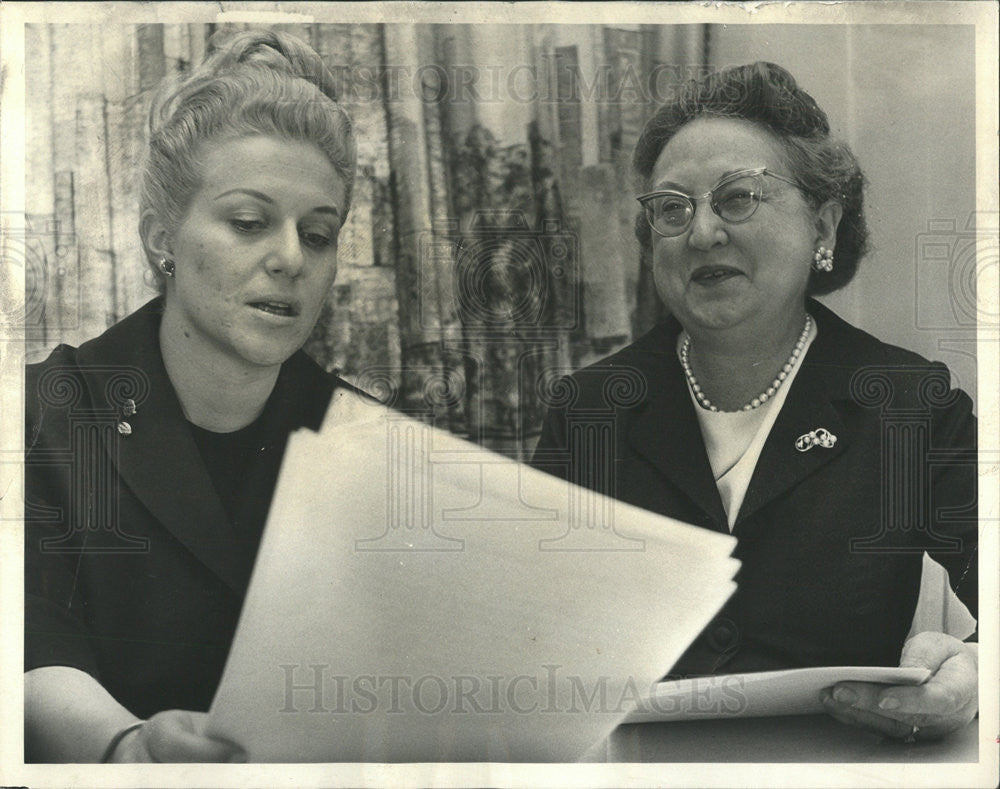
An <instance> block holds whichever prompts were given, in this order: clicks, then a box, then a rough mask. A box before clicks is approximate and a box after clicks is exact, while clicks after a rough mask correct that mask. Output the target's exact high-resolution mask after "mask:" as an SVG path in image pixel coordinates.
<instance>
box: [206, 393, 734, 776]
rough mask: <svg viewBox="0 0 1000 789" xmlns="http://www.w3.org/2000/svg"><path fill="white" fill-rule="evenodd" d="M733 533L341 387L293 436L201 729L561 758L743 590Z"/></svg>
mask: <svg viewBox="0 0 1000 789" xmlns="http://www.w3.org/2000/svg"><path fill="white" fill-rule="evenodd" d="M734 545H735V541H734V540H733V539H732V538H731V537H729V536H727V535H722V534H717V533H713V532H710V531H707V530H704V529H700V528H696V527H692V526H687V525H685V524H682V523H679V522H676V521H672V520H669V519H667V518H664V517H661V516H658V515H653V514H651V513H649V512H646V511H644V510H640V509H636V508H634V507H631V506H628V505H625V504H622V503H620V502H616V501H614V500H612V499H608V498H605V497H603V496H599V495H597V494H595V493H593V492H590V491H586V490H583V489H582V488H577V487H575V486H572V485H569V484H567V483H565V482H562V481H560V480H558V479H556V478H554V477H551V476H549V475H547V474H543V473H541V472H538V471H535V470H533V469H530V468H527V467H525V466H523V465H520V464H517V463H515V462H514V461H512V460H509V459H507V458H504V457H502V456H499V455H496V454H493V453H491V452H487V451H485V450H483V449H481V448H479V447H477V446H475V445H474V444H470V443H468V442H465V441H462V440H459V439H457V438H455V437H454V436H451V435H450V434H448V433H446V432H444V431H440V430H435V429H432V428H430V427H428V426H427V425H425V424H423V423H421V422H418V421H415V420H411V419H408V418H406V417H404V416H401V415H399V414H398V413H395V412H392V411H389V410H386V409H384V408H381V407H374V406H370V405H366V404H361V403H359V402H358V401H357V400H356V399H354V398H347V397H341V398H339V399H338V400H337V401H336V402H335V403H334V405H332V406H331V409H330V413H328V415H327V419H326V422H325V424H324V426H323V429H322V430H321V432H320V433H318V434H317V433H311V432H301V433H298V434H296V435H294V436H293V437H292V440H291V442H290V445H289V448H288V452H287V454H286V458H285V462H284V465H283V467H282V471H281V476H280V479H279V484H278V488H277V491H276V495H275V500H274V504H273V506H272V509H271V513H270V515H269V518H268V525H267V529H266V532H265V535H264V538H263V542H262V544H261V548H260V552H259V555H258V558H257V563H256V566H255V568H254V574H253V578H252V581H251V586H250V589H249V592H248V595H247V598H246V602H245V604H244V608H243V614H242V618H241V621H240V625H239V630H238V632H237V635H236V638H235V641H234V643H233V647H232V651H231V653H230V657H229V662H228V664H227V667H226V671H225V676H224V677H223V680H222V683H221V686H220V689H219V691H218V693H217V695H216V698H215V701H214V703H213V706H212V710H211V714H210V718H209V727H208V733H209V734H215V735H218V736H222V737H226V738H228V739H231V740H233V741H235V742H236V743H238V744H240V745H241V746H243V747H244V748H245V749H246V751H247V753H248V755H249V757H250V760H251V761H376V762H381V761H417V762H421V761H438V760H442V761H466V760H482V761H568V760H574V759H576V758H578V757H579V756H580V755H581V754H583V753H584V751H586V750H587V748H589V747H590V746H591V745H593V744H594V743H596V742H598V741H600V740H601V739H603V738H605V737H606V736H607V735H608V734H609V733H610V732H611V730H612V729H614V727H615V726H617V725H618V724H619V723H620V722H621V721H622V720H623V719H624V717H625V715H626V714H627V713H628V712H629V711H630V710H633V709H634V708H635V706H636V702H637V701H638V700H639V699H640V698H642V697H645V696H648V695H649V693H650V692H651V689H652V688H653V687H654V686H655V684H656V682H657V680H658V679H659V678H661V677H662V676H663V675H664V674H665V673H666V672H667V671H668V670H669V669H670V667H671V665H672V664H673V663H674V662H675V661H676V660H677V659H678V658H679V657H680V655H681V654H682V653H683V651H684V650H685V649H686V647H687V646H688V645H689V643H690V642H691V641H692V640H693V639H694V638H695V636H697V634H698V633H699V632H700V631H701V630H702V629H703V628H704V626H705V625H706V624H707V622H708V621H709V620H710V619H711V617H712V616H713V615H714V614H715V613H716V612H717V611H718V609H719V608H720V607H721V606H722V604H723V603H724V602H725V600H726V599H727V598H728V597H729V595H730V594H731V593H732V592H733V590H734V589H735V584H734V583H733V581H732V579H733V576H734V575H735V573H736V570H737V568H738V562H737V561H736V560H734V559H732V558H731V557H730V553H731V551H732V549H733V547H734Z"/></svg>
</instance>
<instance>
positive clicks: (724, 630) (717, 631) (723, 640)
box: [708, 618, 740, 652]
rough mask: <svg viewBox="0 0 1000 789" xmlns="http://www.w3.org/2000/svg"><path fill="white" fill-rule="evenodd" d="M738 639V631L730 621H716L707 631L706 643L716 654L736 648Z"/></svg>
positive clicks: (723, 619)
mask: <svg viewBox="0 0 1000 789" xmlns="http://www.w3.org/2000/svg"><path fill="white" fill-rule="evenodd" d="M739 639H740V629H739V628H738V627H737V626H736V623H735V622H733V621H732V620H731V619H725V618H722V619H716V620H715V621H714V622H713V623H712V624H711V625H710V626H709V630H708V643H709V646H711V647H712V649H714V650H716V651H717V652H729V651H730V650H732V649H735V648H736V645H737V643H738V642H739Z"/></svg>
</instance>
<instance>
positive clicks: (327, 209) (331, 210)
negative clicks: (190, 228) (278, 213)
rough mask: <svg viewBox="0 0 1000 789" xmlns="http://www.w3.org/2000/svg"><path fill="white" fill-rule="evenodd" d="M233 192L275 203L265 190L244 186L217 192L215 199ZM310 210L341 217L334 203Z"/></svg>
mask: <svg viewBox="0 0 1000 789" xmlns="http://www.w3.org/2000/svg"><path fill="white" fill-rule="evenodd" d="M231 194H244V195H249V196H250V197H255V198H257V199H258V200H260V201H262V202H264V203H270V204H271V205H273V204H274V200H272V199H271V198H270V197H268V196H267V195H266V194H264V193H263V192H258V191H257V190H256V189H243V188H236V189H229V190H227V191H225V192H222V193H221V194H217V195H216V196H215V197H214V198H213V200H221V199H222V198H223V197H227V196H229V195H231ZM310 210H312V211H315V212H316V213H319V214H333V215H334V216H336V217H338V218H339V217H340V209H339V208H337V207H336V206H334V205H318V206H316V207H315V208H312V209H310Z"/></svg>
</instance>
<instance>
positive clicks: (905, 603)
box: [534, 63, 977, 737]
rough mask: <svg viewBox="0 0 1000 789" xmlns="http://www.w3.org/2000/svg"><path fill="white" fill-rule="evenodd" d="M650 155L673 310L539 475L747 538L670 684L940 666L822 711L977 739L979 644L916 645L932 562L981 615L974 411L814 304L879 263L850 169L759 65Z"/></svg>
mask: <svg viewBox="0 0 1000 789" xmlns="http://www.w3.org/2000/svg"><path fill="white" fill-rule="evenodd" d="M633 163H634V167H635V170H636V171H637V174H638V175H639V176H640V178H641V179H642V180H643V182H644V184H645V193H644V194H642V195H641V196H640V197H639V202H640V203H641V204H642V208H643V211H644V213H645V219H646V221H645V222H643V223H642V226H641V227H642V231H641V232H640V237H641V238H642V240H644V242H645V243H646V244H647V245H651V260H652V267H653V278H654V281H655V284H656V288H657V291H658V293H659V295H660V297H661V299H662V300H663V302H664V304H665V305H666V307H667V308H668V310H669V312H670V315H671V317H670V318H669V320H668V321H667V322H666V323H665V324H663V325H661V326H658V327H656V328H655V329H653V331H651V332H650V333H648V334H647V335H645V336H644V337H642V338H640V339H639V340H637V341H636V342H634V343H633V344H632V345H630V346H628V347H627V348H625V349H624V350H622V351H621V352H619V353H617V354H615V355H614V356H612V357H610V358H609V359H607V360H605V361H604V362H601V363H599V364H597V365H594V366H592V367H590V368H587V369H585V370H582V371H580V372H578V373H577V374H575V375H574V376H573V381H572V382H571V385H570V387H569V388H570V389H572V391H574V392H576V399H575V401H574V402H572V403H570V404H568V405H567V406H565V407H560V408H557V409H553V410H552V411H551V412H550V413H549V415H548V417H547V419H546V422H545V424H544V427H543V430H542V435H541V438H540V441H539V444H538V448H537V450H536V454H535V461H534V462H535V463H536V465H539V466H540V467H543V468H546V469H547V470H551V471H553V472H554V473H559V474H561V475H563V476H568V477H570V478H572V479H573V480H574V481H576V482H579V483H581V484H585V485H588V486H590V487H593V488H597V489H600V490H602V491H603V492H607V493H610V494H611V495H614V496H616V497H618V498H621V499H623V500H625V501H628V502H630V503H632V504H636V505H639V506H642V507H645V508H647V509H650V510H654V511H657V512H660V513H663V514H666V515H669V516H671V517H674V518H678V519H680V520H683V521H687V522H689V523H693V524H697V525H699V526H703V527H705V528H708V529H716V530H719V531H729V532H732V533H733V534H734V535H735V536H736V537H737V538H738V540H739V542H738V548H737V549H736V554H735V555H736V556H737V557H738V558H739V559H740V560H741V561H742V569H741V572H740V575H739V577H738V579H737V581H738V585H739V588H738V590H737V592H736V593H735V595H734V596H733V597H732V599H731V600H730V601H729V603H728V604H727V605H726V606H725V608H724V609H723V611H722V612H721V613H720V615H719V616H718V617H717V619H716V620H715V621H714V622H713V623H712V624H711V625H710V626H709V627H708V628H707V629H706V630H705V632H704V633H703V634H702V635H701V636H700V637H699V639H698V640H697V641H696V642H695V643H694V644H693V645H692V646H691V648H690V649H689V650H688V652H687V653H686V654H685V655H684V656H683V657H682V658H681V660H680V662H679V663H678V664H677V665H676V666H675V667H674V669H673V671H674V674H677V675H692V674H714V673H732V672H745V671H760V670H769V669H777V668H790V667H800V666H818V665H844V664H847V665H895V664H897V663H900V662H901V663H902V664H903V665H911V666H926V667H927V668H929V669H930V670H931V671H932V672H934V674H933V676H932V678H931V680H930V681H929V682H928V683H926V684H925V685H923V686H921V687H919V688H904V687H882V686H875V685H868V684H861V683H855V684H847V683H844V684H843V685H840V686H837V687H836V688H834V689H831V690H830V691H827V692H825V693H824V703H825V704H826V705H827V708H828V709H829V711H830V712H831V714H833V715H835V716H836V717H838V718H840V719H841V720H843V721H846V722H850V723H854V724H858V725H862V726H867V727H870V728H873V729H875V730H877V731H880V732H883V733H885V734H887V735H890V736H897V737H913V736H920V737H933V736H940V735H942V734H944V733H945V732H947V731H950V730H952V729H954V728H957V727H959V726H961V725H964V724H965V723H966V722H968V721H969V720H970V719H971V718H972V716H973V715H974V714H975V712H976V709H977V701H976V695H977V693H976V691H977V673H976V672H977V655H976V651H975V645H974V644H966V643H963V642H961V641H959V640H957V639H955V638H953V637H951V636H948V635H945V634H942V633H921V634H919V635H917V636H915V637H913V638H912V639H910V640H908V641H907V640H906V637H907V634H908V631H909V629H910V625H911V620H912V618H913V613H914V608H915V604H916V601H917V595H918V591H919V586H920V578H921V558H922V553H923V551H924V550H927V551H928V552H929V553H930V554H931V556H932V557H933V558H935V559H937V560H938V561H939V562H941V563H942V564H943V565H944V566H945V568H947V570H948V573H949V575H950V578H951V582H952V586H953V588H954V589H955V591H956V592H957V593H958V595H959V597H960V598H961V599H962V600H963V601H964V602H965V603H966V604H967V605H968V606H969V608H970V609H971V610H972V611H973V612H975V609H976V586H977V583H976V577H977V576H976V559H975V551H976V534H977V527H976V515H975V505H976V473H975V440H976V425H975V419H974V417H973V415H972V408H971V406H972V404H971V402H970V400H969V398H968V397H967V396H966V395H965V394H964V393H961V392H949V382H948V373H947V370H946V369H944V367H943V366H942V365H940V364H937V365H934V364H931V363H930V362H928V361H927V360H925V359H923V358H921V357H919V356H917V355H916V354H913V353H910V352H908V351H905V350H903V349H900V348H896V347H892V346H889V345H886V344H884V343H882V342H879V341H878V340H877V339H875V338H874V337H872V336H870V335H868V334H866V333H865V332H863V331H860V330H859V329H857V328H854V327H853V326H850V325H848V324H847V323H845V322H844V321H843V320H841V319H840V318H838V317H837V316H836V315H835V314H834V313H833V312H831V311H830V310H829V309H827V308H826V307H824V306H822V305H821V304H819V303H818V302H817V301H814V300H813V299H812V298H810V297H811V296H814V295H817V294H824V293H829V292H831V291H833V290H836V289H837V288H841V287H843V286H844V285H846V284H847V283H848V282H849V281H850V280H851V278H852V277H853V275H854V273H855V271H856V270H857V267H858V261H859V259H860V257H861V256H862V254H863V253H864V249H865V239H866V228H865V222H864V217H863V213H862V184H863V178H862V174H861V172H860V169H859V168H858V165H857V162H856V160H855V159H854V157H853V155H852V154H851V152H850V151H849V150H848V149H847V148H846V147H845V146H844V145H842V144H839V143H837V142H836V141H834V140H832V139H831V138H830V133H829V125H828V123H827V118H826V116H825V114H824V113H823V111H822V110H820V108H819V107H818V106H817V105H816V103H815V101H814V100H813V99H812V98H811V97H810V96H809V95H808V94H807V93H805V92H804V91H802V90H801V89H800V88H799V87H798V86H797V85H796V83H795V80H794V79H793V78H792V76H791V75H790V74H789V73H788V72H787V71H785V70H784V69H781V68H779V67H778V66H775V65H772V64H768V63H756V64H753V65H749V66H743V67H738V68H732V69H728V70H725V71H722V72H719V73H716V74H713V75H711V76H709V77H707V78H706V79H705V80H703V81H701V82H698V83H693V84H691V85H690V86H688V87H687V88H686V89H684V90H683V91H681V92H680V94H679V95H678V97H677V98H676V99H675V100H674V101H673V102H671V103H670V104H668V105H666V106H664V107H663V108H662V109H660V110H659V111H658V112H657V113H656V114H655V115H654V117H653V118H652V119H651V120H650V121H649V122H648V124H647V125H646V127H645V129H644V131H643V133H642V135H641V138H640V140H639V142H638V145H637V148H636V151H635V156H634V160H633ZM623 373H625V374H627V375H630V376H631V377H632V379H633V380H635V381H637V382H640V383H639V389H641V390H643V391H644V392H645V394H644V395H643V396H642V397H641V398H640V397H637V398H634V400H635V401H634V402H633V401H629V402H618V403H616V402H614V399H613V397H610V395H611V393H613V391H614V386H612V385H610V384H611V382H612V379H613V378H614V377H616V376H620V375H622V374H623ZM609 397H610V399H609ZM609 413H613V424H614V431H613V438H611V439H610V440H609V444H608V449H607V452H608V453H611V454H612V455H613V457H611V458H609V457H607V454H603V455H599V456H596V457H595V456H594V451H593V450H592V449H588V448H590V447H593V446H595V445H594V443H593V441H588V440H587V439H586V438H585V437H584V433H585V432H586V431H585V430H582V428H581V425H584V426H585V425H586V424H587V423H588V420H590V419H593V418H594V415H597V417H598V418H600V419H601V420H604V421H607V418H608V414H609ZM907 441H909V442H910V443H909V444H907ZM929 447H930V448H932V449H933V451H934V452H937V453H938V456H939V457H938V460H937V461H935V462H932V457H931V453H930V452H929V449H928V448H929ZM904 641H905V643H904Z"/></svg>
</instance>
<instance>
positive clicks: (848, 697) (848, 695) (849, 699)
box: [833, 688, 858, 704]
mask: <svg viewBox="0 0 1000 789" xmlns="http://www.w3.org/2000/svg"><path fill="white" fill-rule="evenodd" d="M833 697H834V698H835V699H836V700H837V701H839V702H840V703H841V704H853V703H854V702H856V701H857V700H858V694H857V693H855V692H854V691H853V690H851V689H849V688H837V689H836V690H835V691H834V692H833Z"/></svg>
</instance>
